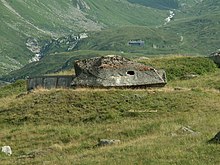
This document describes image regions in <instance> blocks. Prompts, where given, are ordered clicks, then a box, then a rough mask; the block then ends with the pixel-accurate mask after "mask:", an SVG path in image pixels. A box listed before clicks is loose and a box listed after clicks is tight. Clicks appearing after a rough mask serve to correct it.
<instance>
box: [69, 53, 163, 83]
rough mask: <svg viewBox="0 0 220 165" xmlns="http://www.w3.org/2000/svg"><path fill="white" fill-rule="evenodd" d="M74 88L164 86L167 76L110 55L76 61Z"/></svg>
mask: <svg viewBox="0 0 220 165" xmlns="http://www.w3.org/2000/svg"><path fill="white" fill-rule="evenodd" d="M74 67H75V73H76V78H74V80H73V82H72V85H73V86H89V87H124V86H125V87H132V86H133V87H138V86H164V85H165V84H166V74H165V71H164V70H159V71H157V70H156V69H154V68H152V67H148V66H146V65H143V64H140V63H136V62H133V61H130V60H129V59H126V58H124V57H121V56H115V55H108V56H103V57H95V58H91V59H84V60H79V61H76V62H75V64H74Z"/></svg>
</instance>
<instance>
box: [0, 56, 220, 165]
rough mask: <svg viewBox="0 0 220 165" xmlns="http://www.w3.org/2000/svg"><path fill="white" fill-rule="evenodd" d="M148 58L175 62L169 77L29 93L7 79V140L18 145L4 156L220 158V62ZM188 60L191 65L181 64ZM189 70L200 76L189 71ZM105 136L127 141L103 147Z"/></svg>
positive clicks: (49, 159)
mask: <svg viewBox="0 0 220 165" xmlns="http://www.w3.org/2000/svg"><path fill="white" fill-rule="evenodd" d="M139 60H140V59H139ZM140 61H141V62H143V63H146V64H149V65H150V64H151V65H153V66H158V67H160V68H164V69H167V76H168V79H169V81H168V84H167V85H166V86H165V87H163V88H146V89H126V88H124V89H115V88H111V89H92V88H78V89H51V90H46V89H37V90H35V91H33V92H31V93H27V92H26V88H25V81H24V80H19V81H16V82H15V83H13V84H11V85H7V86H5V87H1V88H0V114H1V115H0V126H1V130H0V139H1V141H0V146H3V145H10V146H11V148H12V152H13V154H12V155H11V156H6V155H5V154H4V153H0V161H1V164H66V165H67V164H111V165H112V164H181V165H185V164H187V165H189V164H191V165H194V164H205V165H209V164H210V165H213V164H219V163H220V158H219V151H220V149H219V145H218V144H209V143H207V141H208V140H210V139H211V138H212V137H213V136H214V135H215V134H216V133H217V132H218V131H219V127H218V126H219V124H220V123H219V120H218V119H219V117H220V115H219V109H220V103H219V96H220V92H219V90H220V85H219V81H220V80H219V76H220V70H219V68H217V67H216V66H215V64H214V63H213V62H212V61H210V60H209V59H207V58H204V57H186V56H170V57H161V58H150V59H145V60H143V59H142V60H140ZM171 61H172V62H171ZM186 63H187V64H189V67H190V68H191V69H190V71H189V70H187V69H188V68H184V67H182V68H183V69H178V68H179V67H180V66H183V65H185V64H186ZM168 64H169V65H168ZM190 64H191V65H190ZM171 65H172V66H173V68H172V70H171V69H169V68H170V67H171ZM199 66H200V67H203V68H204V69H203V70H201V69H200V72H198V71H197V67H199ZM170 71H173V72H172V74H171V75H170ZM189 72H190V73H193V74H197V76H196V77H194V78H190V79H185V78H184V79H183V75H185V74H189ZM172 75H175V76H172ZM98 139H119V140H120V141H121V142H120V143H119V144H116V145H110V146H104V147H97V146H96V144H97V143H98Z"/></svg>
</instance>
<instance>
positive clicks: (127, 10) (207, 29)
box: [0, 0, 220, 80]
mask: <svg viewBox="0 0 220 165" xmlns="http://www.w3.org/2000/svg"><path fill="white" fill-rule="evenodd" d="M0 9H1V10H0V13H1V15H2V16H1V17H0V19H1V25H0V61H1V62H0V78H1V79H4V78H5V75H6V74H11V76H9V77H11V78H10V80H11V79H13V77H12V75H13V76H14V79H17V78H18V77H25V76H26V75H30V74H32V73H33V72H35V73H37V72H38V73H39V74H40V73H50V72H51V71H54V70H56V69H51V68H57V64H54V63H51V66H50V67H46V66H43V65H47V64H45V63H46V61H49V60H47V59H50V60H51V61H56V59H52V58H53V57H56V56H53V55H54V54H71V57H72V55H73V56H74V55H77V53H75V52H74V51H81V52H83V51H85V50H86V51H88V50H92V51H93V52H94V51H96V52H97V54H101V53H102V52H103V51H106V52H108V51H110V52H114V53H116V54H121V53H124V54H125V55H127V54H129V55H131V54H132V53H133V56H136V54H138V55H140V56H151V55H160V54H190V55H208V54H210V53H211V52H213V51H215V50H216V49H219V38H220V36H219V33H218V29H219V28H220V27H219V26H220V25H219V19H218V18H219V1H217V0H215V1H196V0H184V1H177V0H166V1H160V0H156V1H151V0H148V1H142V0H140V1H139V0H138V1H132V0H129V1H128V0H120V1H118V0H105V1H103V0H72V1H69V0H63V1H62V2H61V1H51V0H38V1H34V0H30V1H21V0H17V1H6V0H1V1H0ZM170 10H172V12H173V14H174V17H173V18H172V19H171V20H169V21H168V22H166V21H167V20H165V18H168V17H169V16H170ZM81 34H83V35H84V36H85V34H86V36H88V38H82V39H81V38H79V36H81ZM130 40H142V41H144V42H145V44H144V46H141V47H138V46H129V45H128V42H129V41H130ZM98 51H101V52H100V53H98ZM65 52H68V53H65ZM50 54H52V56H50ZM104 54H105V53H104ZM36 55H40V57H43V58H42V59H41V60H42V61H41V62H39V63H41V66H42V67H41V68H43V69H40V70H39V71H37V70H38V65H34V64H30V65H27V66H25V65H26V64H29V63H30V61H31V60H32V59H33V57H35V56H36ZM81 55H83V54H81ZM47 56H48V57H47ZM77 58H80V57H79V56H77V57H74V58H72V59H77ZM58 59H62V60H61V61H62V63H68V60H69V58H66V57H59V58H58ZM32 61H33V60H32ZM52 65H54V66H52ZM60 65H62V64H60ZM30 66H31V69H30V68H29V67H30ZM35 66H37V67H36V68H35ZM22 67H24V68H22ZM20 68H22V69H21V70H23V71H24V70H25V71H24V72H23V73H21V74H20V73H19V71H18V72H11V71H14V70H17V69H20ZM26 68H29V69H28V71H27V69H26ZM46 68H48V70H47V69H46ZM21 70H20V71H21ZM42 70H44V71H42ZM28 72H29V73H28ZM16 73H18V75H15V74H16ZM34 75H35V74H34ZM7 76H8V75H7Z"/></svg>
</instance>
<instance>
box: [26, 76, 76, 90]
mask: <svg viewBox="0 0 220 165" xmlns="http://www.w3.org/2000/svg"><path fill="white" fill-rule="evenodd" d="M73 79H74V76H66V75H65V76H38V77H32V78H28V79H27V90H28V91H30V90H33V89H36V88H46V89H51V88H70V87H71V82H72V80H73Z"/></svg>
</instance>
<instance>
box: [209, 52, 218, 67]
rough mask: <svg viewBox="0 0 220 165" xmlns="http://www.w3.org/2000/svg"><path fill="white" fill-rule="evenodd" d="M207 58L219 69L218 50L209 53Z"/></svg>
mask: <svg viewBox="0 0 220 165" xmlns="http://www.w3.org/2000/svg"><path fill="white" fill-rule="evenodd" d="M209 58H210V59H212V60H213V61H214V62H215V63H216V64H217V65H218V66H219V67H220V49H218V50H217V51H215V52H213V53H211V54H210V56H209Z"/></svg>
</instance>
